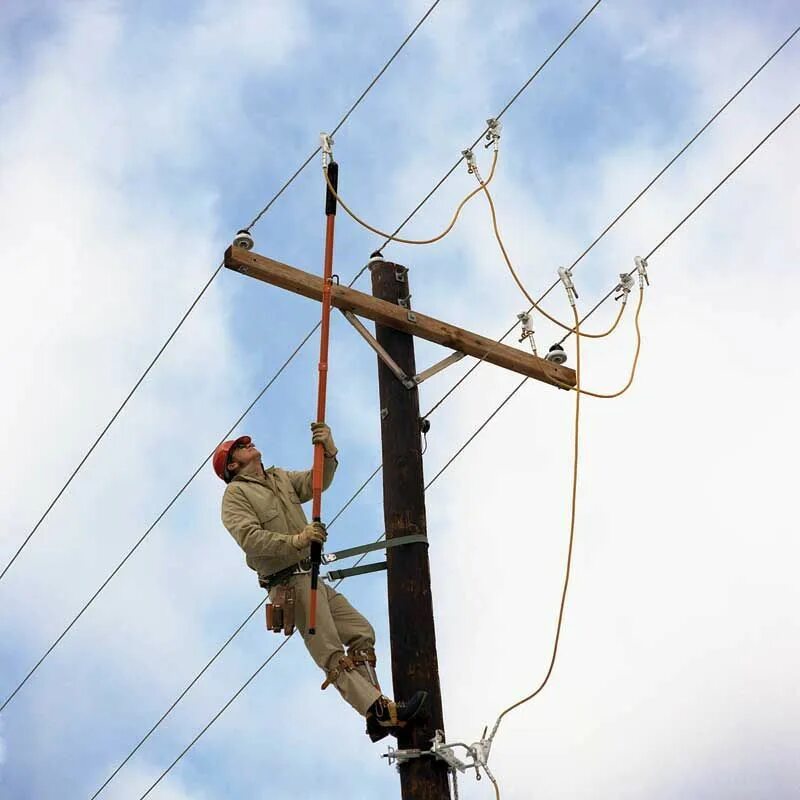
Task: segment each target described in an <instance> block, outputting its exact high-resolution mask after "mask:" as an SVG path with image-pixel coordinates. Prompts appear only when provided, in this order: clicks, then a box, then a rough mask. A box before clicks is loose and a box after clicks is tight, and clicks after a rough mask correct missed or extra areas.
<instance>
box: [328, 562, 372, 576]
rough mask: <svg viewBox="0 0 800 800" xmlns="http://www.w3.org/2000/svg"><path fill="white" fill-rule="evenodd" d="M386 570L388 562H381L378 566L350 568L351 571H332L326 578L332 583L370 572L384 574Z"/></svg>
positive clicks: (365, 565)
mask: <svg viewBox="0 0 800 800" xmlns="http://www.w3.org/2000/svg"><path fill="white" fill-rule="evenodd" d="M385 569H386V562H385V561H379V562H378V563H377V564H364V566H363V567H350V568H349V569H332V570H331V571H330V572H329V573H328V574H327V575H325V577H326V578H327V579H328V580H331V581H339V580H342V579H343V578H351V577H353V576H354V575H366V574H368V573H370V572H382V571H384V570H385Z"/></svg>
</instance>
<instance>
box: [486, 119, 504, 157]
mask: <svg viewBox="0 0 800 800" xmlns="http://www.w3.org/2000/svg"><path fill="white" fill-rule="evenodd" d="M486 124H487V125H488V126H489V130H488V131H486V144H485V145H484V147H487V148H488V147H494V149H495V150H499V149H500V131H501V130H502V129H503V126H502V124H501V122H500V120H499V119H495V118H494V117H489V119H487V120H486Z"/></svg>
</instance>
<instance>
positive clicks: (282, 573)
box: [258, 558, 311, 592]
mask: <svg viewBox="0 0 800 800" xmlns="http://www.w3.org/2000/svg"><path fill="white" fill-rule="evenodd" d="M310 570H311V559H310V558H304V559H303V560H302V561H299V562H298V563H297V564H292V566H291V567H285V568H284V569H281V570H278V572H273V573H272V575H267V576H266V577H264V576H263V575H259V576H258V585H259V586H260V587H261V588H262V589H266V590H267V591H268V592H269V591H270V590H272V589H273V588H274V587H275V586H279V585H280V584H282V583H286V582H287V581H288V580H289V578H291V577H292V576H293V575H302V574H303V573H304V572H309V571H310Z"/></svg>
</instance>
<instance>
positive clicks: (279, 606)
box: [267, 586, 296, 636]
mask: <svg viewBox="0 0 800 800" xmlns="http://www.w3.org/2000/svg"><path fill="white" fill-rule="evenodd" d="M295 600H296V593H295V588H294V586H277V587H276V588H275V596H274V598H273V600H272V602H271V603H267V630H269V631H272V632H273V633H280V632H281V631H283V633H284V635H285V636H291V635H292V634H293V633H294V627H295V625H294V612H295Z"/></svg>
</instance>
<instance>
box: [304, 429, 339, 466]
mask: <svg viewBox="0 0 800 800" xmlns="http://www.w3.org/2000/svg"><path fill="white" fill-rule="evenodd" d="M311 443H312V444H321V445H322V446H323V448H324V449H325V455H326V456H328V458H333V457H334V456H335V455H336V453H338V452H339V451H338V450H337V449H336V445H335V444H334V443H333V434H332V433H331V429H330V428H329V427H328V426H327V425H326V424H325V423H324V422H312V423H311Z"/></svg>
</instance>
